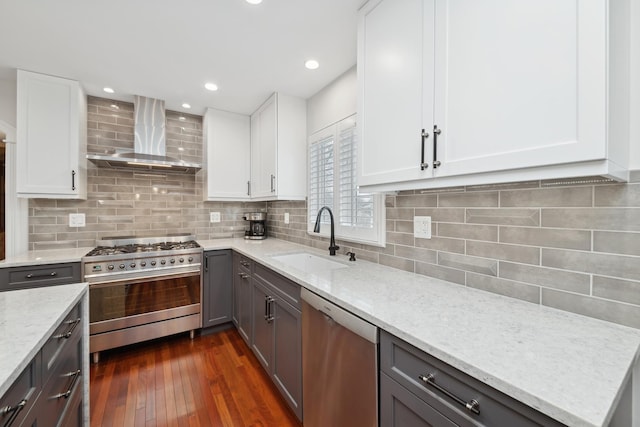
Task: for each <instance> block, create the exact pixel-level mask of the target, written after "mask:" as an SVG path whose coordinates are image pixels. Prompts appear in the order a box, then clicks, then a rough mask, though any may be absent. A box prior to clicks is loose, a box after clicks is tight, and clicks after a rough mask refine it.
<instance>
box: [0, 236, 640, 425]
mask: <svg viewBox="0 0 640 427" xmlns="http://www.w3.org/2000/svg"><path fill="white" fill-rule="evenodd" d="M198 242H199V243H200V245H201V246H202V247H203V249H204V250H205V251H206V250H216V249H233V250H235V251H238V252H240V253H242V254H244V255H246V256H248V257H249V258H252V259H253V260H255V261H257V262H259V263H261V264H263V265H265V266H267V267H270V268H271V269H273V270H274V271H276V272H278V273H280V274H282V275H283V276H285V277H287V278H289V279H291V280H293V281H294V282H297V283H299V284H300V285H302V286H304V287H305V288H307V289H309V290H310V291H313V292H315V293H317V294H318V295H320V296H322V297H324V298H326V299H327V300H329V301H332V302H334V303H336V304H338V305H340V306H342V307H343V308H345V309H347V310H349V311H351V312H352V313H354V314H356V315H358V316H360V317H362V318H363V319H365V320H367V321H369V322H371V323H373V324H375V325H376V326H378V327H380V328H382V329H384V330H386V331H388V332H390V333H392V334H394V335H396V336H398V337H399V338H401V339H403V340H405V341H407V342H408V343H410V344H412V345H414V346H416V347H418V348H420V349H422V350H423V351H425V352H427V353H429V354H431V355H433V356H434V357H437V358H438V359H440V360H442V361H444V362H446V363H448V364H450V365H451V366H453V367H455V368H457V369H459V370H461V371H463V372H465V373H466V374H468V375H471V376H472V377H474V378H476V379H478V380H480V381H482V382H484V383H486V384H488V385H490V386H492V387H494V388H495V389H497V390H499V391H501V392H503V393H505V394H507V395H509V396H511V397H513V398H514V399H517V400H519V401H521V402H523V403H525V404H526V405H528V406H531V407H532V408H535V409H537V410H539V411H540V412H542V413H544V414H546V415H548V416H550V417H551V418H554V419H556V420H558V421H560V422H563V423H565V424H567V425H571V426H605V425H607V424H608V423H609V421H610V419H611V416H612V415H613V412H612V411H613V409H614V408H615V407H616V406H617V403H618V401H619V399H620V397H621V393H622V391H623V390H622V389H623V387H624V386H625V385H626V384H627V380H628V379H629V377H630V375H631V372H632V369H633V366H634V364H636V363H637V362H638V357H639V355H640V330H637V329H632V328H627V327H624V326H619V325H616V324H613V323H609V322H604V321H600V320H597V319H592V318H589V317H585V316H580V315H576V314H573V313H568V312H564V311H560V310H556V309H553V308H548V307H544V306H540V305H536V304H531V303H528V302H524V301H520V300H516V299H513V298H508V297H503V296H501V295H496V294H492V293H489V292H484V291H481V290H476V289H471V288H467V287H464V286H460V285H456V284H453V283H450V282H445V281H443V280H439V279H434V278H430V277H427V276H422V275H418V274H413V273H408V272H405V271H401V270H397V269H393V268H389V267H385V266H382V265H379V264H375V263H370V262H367V261H362V260H358V261H356V262H355V263H353V262H348V261H347V257H346V256H344V255H338V256H335V257H329V256H328V254H327V252H328V251H320V250H317V249H314V248H310V247H308V246H302V245H297V244H294V243H291V242H286V241H283V240H278V239H273V238H270V239H266V240H261V241H247V240H244V239H215V240H204V241H203V240H200V241H198ZM90 249H91V248H87V250H86V251H84V250H80V249H77V250H76V251H78V252H77V256H76V257H74V256H72V253H71V252H69V253H68V254H64V255H63V254H60V255H59V256H56V255H54V254H53V253H52V254H50V255H49V254H48V253H49V252H53V251H39V252H34V253H32V254H33V255H28V254H26V255H24V256H22V257H15V258H12V259H9V260H7V261H5V263H4V264H5V265H4V266H14V265H28V264H38V263H47V262H48V263H53V262H67V261H79V260H80V258H81V257H82V256H84V254H86V252H88V251H89V250H90ZM57 252H61V251H57ZM295 252H307V253H313V254H316V255H319V256H322V257H325V258H326V259H330V260H332V261H336V262H341V263H343V264H345V265H346V266H347V268H343V269H337V270H332V271H327V272H323V273H317V274H310V273H307V272H305V271H302V270H298V269H296V268H293V267H289V266H287V265H285V264H283V263H281V262H279V261H277V260H275V259H273V258H271V256H273V255H278V254H286V253H295ZM356 252H357V250H356ZM43 253H47V254H46V255H43ZM28 260H32V261H31V262H28ZM34 261H35V262H34ZM2 267H3V263H0V268H2ZM40 289H42V288H40ZM0 295H1V294H0ZM1 310H2V307H1V306H0V312H1ZM1 345H2V342H1V341H0V346H1ZM0 348H1V347H0ZM2 364H3V365H4V361H2ZM639 372H640V369H638V368H636V374H637V373H639ZM636 380H637V378H636Z"/></svg>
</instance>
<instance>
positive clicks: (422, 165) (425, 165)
mask: <svg viewBox="0 0 640 427" xmlns="http://www.w3.org/2000/svg"><path fill="white" fill-rule="evenodd" d="M420 135H421V138H422V139H421V140H422V150H421V157H420V170H425V169H426V168H428V167H429V163H426V162H425V161H424V144H425V140H426V139H427V138H429V132H426V131H425V130H424V129H422V133H421V134H420Z"/></svg>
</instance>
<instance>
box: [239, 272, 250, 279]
mask: <svg viewBox="0 0 640 427" xmlns="http://www.w3.org/2000/svg"><path fill="white" fill-rule="evenodd" d="M238 276H240V277H241V278H242V279H246V278H248V277H249V276H248V275H247V274H246V273H238Z"/></svg>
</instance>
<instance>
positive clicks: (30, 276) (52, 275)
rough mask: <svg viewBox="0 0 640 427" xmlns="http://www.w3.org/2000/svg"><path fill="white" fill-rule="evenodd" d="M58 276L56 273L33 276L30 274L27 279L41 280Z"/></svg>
mask: <svg viewBox="0 0 640 427" xmlns="http://www.w3.org/2000/svg"><path fill="white" fill-rule="evenodd" d="M57 275H58V273H56V272H55V271H52V272H51V273H49V274H31V273H29V274H27V275H26V276H25V277H26V278H27V279H40V278H43V277H56V276H57Z"/></svg>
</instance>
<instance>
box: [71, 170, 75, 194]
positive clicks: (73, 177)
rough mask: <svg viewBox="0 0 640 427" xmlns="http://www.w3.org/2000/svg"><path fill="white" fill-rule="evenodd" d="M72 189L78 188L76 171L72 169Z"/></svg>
mask: <svg viewBox="0 0 640 427" xmlns="http://www.w3.org/2000/svg"><path fill="white" fill-rule="evenodd" d="M71 189H72V190H74V191H75V189H76V171H71Z"/></svg>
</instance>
